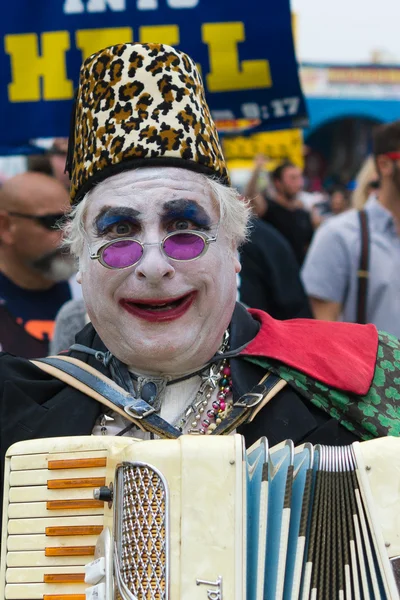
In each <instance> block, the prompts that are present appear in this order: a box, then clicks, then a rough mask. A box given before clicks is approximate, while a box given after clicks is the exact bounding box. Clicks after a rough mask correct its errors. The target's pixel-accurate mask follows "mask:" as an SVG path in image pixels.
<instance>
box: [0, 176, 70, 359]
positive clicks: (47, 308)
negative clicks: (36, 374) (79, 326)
mask: <svg viewBox="0 0 400 600" xmlns="http://www.w3.org/2000/svg"><path fill="white" fill-rule="evenodd" d="M68 204H69V198H68V192H67V191H66V190H65V188H64V187H63V186H62V185H61V184H60V183H59V182H58V181H57V180H56V179H54V178H52V177H49V176H47V175H43V174H41V173H23V174H20V175H16V176H15V177H13V178H11V179H9V180H7V181H6V182H5V183H4V185H3V187H2V188H1V190H0V298H1V305H0V344H1V349H2V350H3V351H7V352H11V353H12V354H18V355H20V356H23V357H26V358H35V357H41V356H46V355H47V354H48V347H49V342H50V340H51V338H52V333H53V327H54V319H55V316H56V314H57V312H58V310H59V309H60V308H61V306H62V305H63V304H64V303H65V302H66V301H67V300H69V299H71V297H72V294H71V286H70V284H69V282H68V280H69V278H70V277H71V276H72V275H73V274H74V272H75V261H74V260H73V259H72V257H71V256H70V254H69V253H68V252H67V251H62V250H61V248H60V245H61V241H62V233H61V231H60V228H59V225H60V224H61V221H62V220H63V218H64V215H65V213H66V211H68V209H69V207H68Z"/></svg>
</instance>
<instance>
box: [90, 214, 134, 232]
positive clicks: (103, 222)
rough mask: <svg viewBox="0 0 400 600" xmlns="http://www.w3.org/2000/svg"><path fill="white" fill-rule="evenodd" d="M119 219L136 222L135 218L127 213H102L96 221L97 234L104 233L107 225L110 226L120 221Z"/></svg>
mask: <svg viewBox="0 0 400 600" xmlns="http://www.w3.org/2000/svg"><path fill="white" fill-rule="evenodd" d="M121 221H123V222H126V221H129V222H130V223H137V219H135V218H134V217H129V216H127V215H103V216H102V217H99V218H98V219H97V221H96V229H97V232H98V233H99V234H102V233H104V232H105V231H106V230H107V229H108V228H109V227H112V226H113V225H115V224H116V223H120V222H121Z"/></svg>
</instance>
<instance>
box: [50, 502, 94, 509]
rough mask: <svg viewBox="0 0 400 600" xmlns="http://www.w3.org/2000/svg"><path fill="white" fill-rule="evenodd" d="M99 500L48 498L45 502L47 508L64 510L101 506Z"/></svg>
mask: <svg viewBox="0 0 400 600" xmlns="http://www.w3.org/2000/svg"><path fill="white" fill-rule="evenodd" d="M103 507H104V502H102V501H101V500H49V501H48V502H46V508H47V510H64V509H67V510H69V509H76V510H78V509H79V508H103Z"/></svg>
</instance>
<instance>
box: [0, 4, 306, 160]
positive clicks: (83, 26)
mask: <svg viewBox="0 0 400 600" xmlns="http://www.w3.org/2000/svg"><path fill="white" fill-rule="evenodd" d="M0 30H1V33H2V40H3V45H2V48H1V50H0V74H1V78H0V115H1V122H0V154H3V155H4V154H12V153H14V154H15V153H19V152H21V151H28V149H29V144H30V141H31V140H32V139H35V138H38V137H40V138H43V137H44V138H46V137H63V136H67V135H68V130H69V120H70V112H71V106H72V98H73V95H74V88H75V86H76V84H77V79H78V72H79V67H80V64H81V62H82V60H83V59H84V58H86V57H87V56H89V55H90V54H92V53H93V52H95V51H96V50H99V49H101V48H103V47H106V46H110V45H112V44H116V43H122V42H132V41H135V42H162V43H166V44H170V45H173V46H176V47H178V48H179V49H181V50H183V51H184V52H187V53H188V54H189V55H190V56H192V58H194V60H196V62H198V64H199V66H200V69H201V72H202V76H203V79H204V83H205V87H206V93H207V98H208V102H209V105H210V108H211V111H212V113H213V116H214V119H215V120H216V121H217V122H218V123H219V124H220V127H221V130H222V131H231V132H232V131H237V130H239V131H240V130H243V129H245V128H246V126H247V124H248V123H250V124H251V125H253V126H254V125H257V126H258V128H259V129H271V130H272V129H284V128H291V127H296V126H303V125H305V124H306V118H307V114H306V108H305V102H304V98H303V95H302V92H301V87H300V83H299V78H298V69H297V63H296V59H295V54H294V47H293V37H292V27H291V15H290V6H289V0H279V2H276V0H253V1H252V2H251V3H250V4H249V3H248V2H244V1H243V0H7V2H5V3H4V5H3V6H2V7H1V19H0Z"/></svg>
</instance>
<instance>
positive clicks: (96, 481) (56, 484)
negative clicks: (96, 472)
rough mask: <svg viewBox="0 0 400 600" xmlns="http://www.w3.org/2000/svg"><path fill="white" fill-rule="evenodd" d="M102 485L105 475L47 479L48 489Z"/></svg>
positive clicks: (104, 483) (104, 481) (104, 482)
mask: <svg viewBox="0 0 400 600" xmlns="http://www.w3.org/2000/svg"><path fill="white" fill-rule="evenodd" d="M102 485H106V478H105V477H85V478H84V479H49V480H48V481H47V489H48V490H68V489H73V488H88V487H101V486H102Z"/></svg>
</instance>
